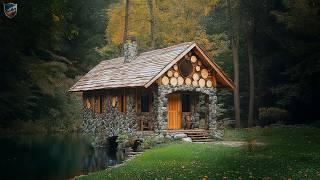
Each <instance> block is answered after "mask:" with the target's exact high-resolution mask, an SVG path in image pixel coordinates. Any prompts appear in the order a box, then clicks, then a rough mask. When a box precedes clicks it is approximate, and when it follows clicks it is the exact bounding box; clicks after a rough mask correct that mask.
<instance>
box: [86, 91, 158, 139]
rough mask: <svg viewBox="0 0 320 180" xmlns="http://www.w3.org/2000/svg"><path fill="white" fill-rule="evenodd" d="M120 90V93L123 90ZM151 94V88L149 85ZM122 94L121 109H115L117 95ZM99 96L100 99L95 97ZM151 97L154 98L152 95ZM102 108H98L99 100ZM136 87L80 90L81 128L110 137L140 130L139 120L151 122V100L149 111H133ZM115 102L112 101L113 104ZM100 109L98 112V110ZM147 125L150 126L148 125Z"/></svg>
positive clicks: (117, 102) (95, 134)
mask: <svg viewBox="0 0 320 180" xmlns="http://www.w3.org/2000/svg"><path fill="white" fill-rule="evenodd" d="M123 92H124V93H123ZM150 92H151V93H152V94H154V93H155V92H154V88H152V87H151V88H150ZM121 94H125V96H124V98H125V100H124V102H122V103H124V106H125V110H124V111H123V112H121V111H120V110H119V107H118V105H119V101H120V98H114V97H119V95H121ZM100 97H102V98H101V99H100V100H99V98H100ZM152 97H155V95H153V96H152ZM101 100H102V101H103V103H101V104H102V105H103V107H101V108H100V107H99V101H101ZM136 100H137V89H136V88H125V89H124V88H117V89H109V90H95V91H86V92H84V93H83V103H84V106H83V131H84V133H86V134H91V135H93V136H96V137H105V138H108V137H112V136H118V135H119V134H121V133H129V134H134V133H135V132H136V131H137V130H139V129H140V122H142V121H149V122H150V124H151V125H152V124H155V123H154V120H155V117H156V116H155V112H154V109H155V107H154V105H156V104H155V103H153V104H152V105H151V106H150V109H149V112H137V103H136ZM114 103H115V104H114ZM99 109H100V110H101V109H102V111H100V110H99ZM150 128H153V127H152V126H150Z"/></svg>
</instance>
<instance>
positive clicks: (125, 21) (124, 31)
mask: <svg viewBox="0 0 320 180" xmlns="http://www.w3.org/2000/svg"><path fill="white" fill-rule="evenodd" d="M128 21H129V0H126V5H125V15H124V30H123V39H122V41H123V44H124V43H125V42H126V40H127V38H128Z"/></svg>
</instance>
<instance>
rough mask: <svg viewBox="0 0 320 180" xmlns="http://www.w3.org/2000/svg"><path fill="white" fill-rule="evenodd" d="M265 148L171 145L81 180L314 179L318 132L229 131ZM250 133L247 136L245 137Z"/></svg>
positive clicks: (319, 169)
mask: <svg viewBox="0 0 320 180" xmlns="http://www.w3.org/2000/svg"><path fill="white" fill-rule="evenodd" d="M236 134H238V135H240V136H241V138H239V139H243V140H246V138H247V137H250V138H252V137H253V136H255V137H254V138H255V139H257V141H263V142H265V143H267V144H266V145H265V146H255V148H253V149H250V150H249V148H248V147H247V146H242V147H237V148H232V147H226V146H222V145H214V144H192V143H190V144H170V145H166V146H161V147H156V148H154V149H151V150H148V151H146V152H145V153H144V154H143V155H141V156H139V157H137V158H136V159H134V160H132V161H129V162H128V163H127V164H125V165H123V166H120V167H118V168H112V169H107V170H104V171H100V172H97V173H92V174H90V175H89V176H85V177H83V179H155V178H157V179H167V178H172V179H200V178H201V177H202V176H207V177H208V178H209V179H222V178H224V177H227V178H228V179H238V178H240V177H241V178H242V179H249V178H250V177H251V178H252V177H254V178H257V179H263V178H267V177H270V178H272V179H287V178H289V177H290V178H292V179H319V178H320V163H319V162H320V150H319V149H320V129H317V128H263V129H249V130H239V131H234V132H232V131H231V130H230V131H229V135H230V137H231V136H233V135H236ZM250 134H251V135H250Z"/></svg>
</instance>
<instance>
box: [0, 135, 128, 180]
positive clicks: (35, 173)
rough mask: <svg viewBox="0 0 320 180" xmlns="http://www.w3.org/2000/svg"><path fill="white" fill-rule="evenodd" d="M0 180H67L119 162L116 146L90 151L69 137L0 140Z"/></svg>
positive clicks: (83, 141)
mask: <svg viewBox="0 0 320 180" xmlns="http://www.w3.org/2000/svg"><path fill="white" fill-rule="evenodd" d="M0 147H1V148H0V168H1V173H0V179H68V178H72V177H74V176H79V175H82V174H87V173H88V172H93V171H98V170H102V169H106V168H108V167H109V166H114V165H116V164H119V163H121V160H122V159H123V155H122V154H121V153H120V152H117V148H116V144H112V145H110V146H109V147H107V148H98V149H94V148H92V146H91V145H90V141H89V139H88V138H86V137H84V136H81V135H77V134H72V135H25V136H5V137H0Z"/></svg>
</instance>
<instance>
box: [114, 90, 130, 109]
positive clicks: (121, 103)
mask: <svg viewBox="0 0 320 180" xmlns="http://www.w3.org/2000/svg"><path fill="white" fill-rule="evenodd" d="M111 105H112V107H114V108H117V109H118V111H119V112H123V113H125V112H126V111H127V108H126V94H125V91H124V90H123V92H122V93H120V94H118V95H115V96H112V98H111Z"/></svg>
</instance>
